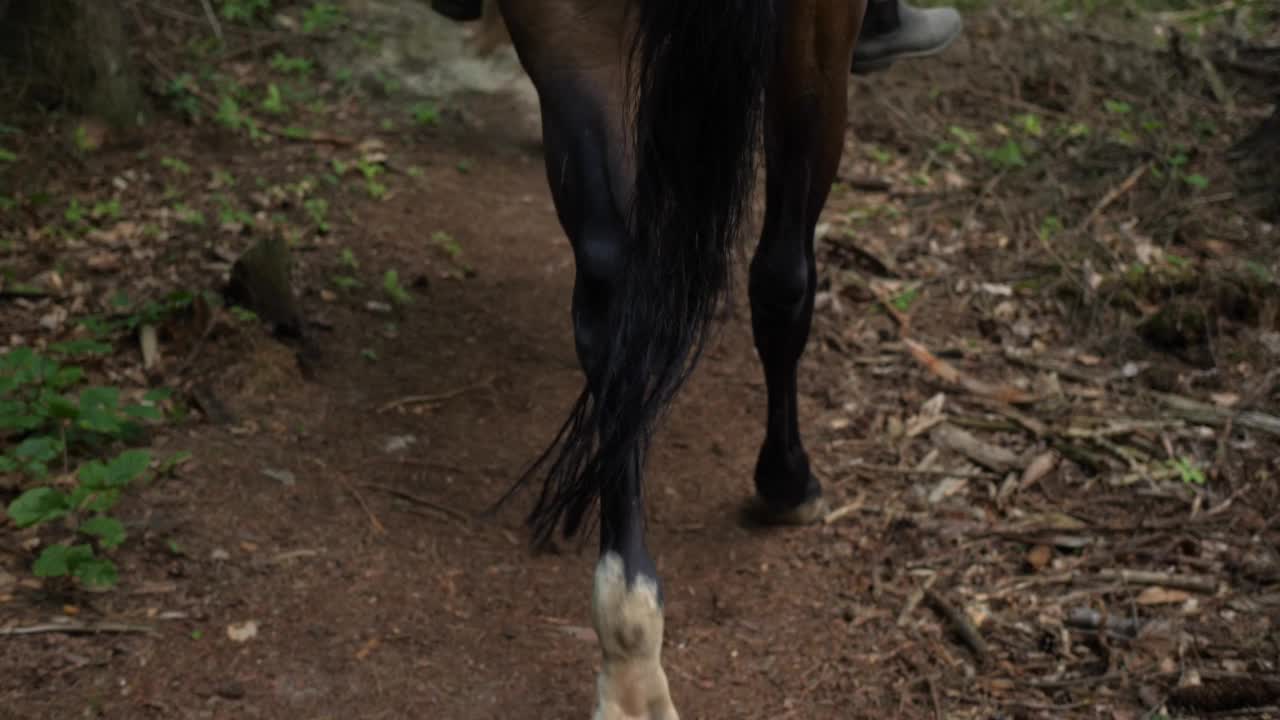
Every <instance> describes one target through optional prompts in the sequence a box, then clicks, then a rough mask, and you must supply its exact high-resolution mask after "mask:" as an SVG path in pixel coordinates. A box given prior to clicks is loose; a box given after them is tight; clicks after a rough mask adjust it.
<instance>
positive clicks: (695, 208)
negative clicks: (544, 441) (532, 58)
mask: <svg viewBox="0 0 1280 720" xmlns="http://www.w3.org/2000/svg"><path fill="white" fill-rule="evenodd" d="M781 1H782V0H728V1H724V0H722V1H720V2H709V1H704V0H635V1H634V3H633V7H632V11H633V12H635V13H637V19H638V34H637V35H636V37H635V41H634V45H633V47H632V48H631V56H630V58H629V60H630V63H631V71H632V75H631V77H632V78H633V81H632V82H633V84H632V86H631V87H630V88H629V90H630V92H629V97H630V99H631V103H632V110H633V112H634V115H633V121H632V124H631V138H630V140H631V142H632V143H633V145H632V147H633V150H634V159H635V171H636V175H635V188H634V196H633V204H632V207H631V208H630V212H629V214H628V229H629V232H630V242H629V244H628V250H627V252H628V254H629V255H628V257H627V258H626V262H627V264H626V270H625V273H624V275H625V277H623V278H621V283H620V285H619V286H618V287H617V288H616V295H615V296H614V298H613V300H612V304H611V307H610V309H609V317H610V320H611V322H610V324H609V328H610V337H609V339H608V340H607V352H605V353H603V358H602V361H601V363H600V367H595V368H591V375H592V377H591V380H590V382H589V384H588V386H587V388H586V389H585V390H583V392H582V394H581V395H580V396H579V397H578V400H577V402H576V403H575V404H574V407H573V410H572V412H571V413H570V415H569V418H568V420H567V421H566V422H565V424H564V425H563V426H562V427H561V428H560V431H559V433H558V434H557V436H556V438H555V440H554V442H553V443H552V444H551V446H550V447H549V448H548V449H547V451H546V452H545V453H544V454H543V455H542V457H541V458H540V459H539V460H538V461H537V462H536V463H534V465H533V467H532V468H531V469H530V473H529V474H527V475H526V476H525V478H522V480H521V483H519V484H523V482H524V481H525V480H527V479H528V478H529V477H530V475H532V474H534V473H536V472H538V471H540V470H541V469H542V468H546V469H547V476H546V481H545V484H544V485H543V488H542V493H541V495H540V496H539V498H538V502H537V504H536V505H535V506H534V509H533V511H532V512H531V513H530V516H529V518H528V521H529V525H530V527H531V528H532V530H533V534H534V539H535V541H536V542H539V543H541V542H544V541H546V540H548V539H549V538H550V536H551V535H552V534H554V532H555V530H556V528H557V527H559V526H563V530H564V535H565V537H570V536H572V535H573V534H574V533H576V532H577V531H578V530H579V529H580V528H581V527H582V525H583V520H584V518H585V517H586V516H587V514H588V511H590V510H591V509H592V507H594V505H595V504H596V503H597V501H599V500H600V498H601V497H602V496H614V493H617V492H623V491H624V490H623V483H624V478H625V477H626V473H627V472H628V471H632V472H635V471H637V470H638V469H639V468H636V467H635V466H634V464H633V463H635V462H636V460H637V458H642V457H643V456H644V454H645V452H646V450H647V448H648V443H649V440H650V438H651V437H652V435H653V432H654V430H655V427H656V425H657V422H658V420H659V418H660V416H661V414H662V411H663V409H664V408H665V407H666V406H667V404H668V403H669V402H670V401H671V399H672V398H673V397H674V396H675V394H676V392H677V391H678V390H679V389H680V387H681V385H682V384H683V383H684V381H685V380H686V379H687V378H688V377H689V374H690V372H691V371H692V369H693V366H694V365H695V364H696V362H697V359H698V357H699V355H700V354H701V352H702V349H703V346H704V345H705V342H706V339H707V335H708V331H709V328H710V325H711V321H712V318H713V316H714V314H715V311H716V309H717V307H718V306H719V304H720V303H721V302H722V301H723V300H724V298H725V296H726V294H727V293H728V290H729V286H730V277H731V266H732V262H733V255H734V248H735V244H736V240H737V238H738V237H739V234H740V229H741V227H742V225H743V222H744V217H745V215H746V212H747V209H748V206H749V204H750V200H751V195H752V189H753V185H754V181H755V176H756V168H757V166H756V159H757V155H758V153H757V150H758V149H759V148H758V144H759V141H760V123H761V119H762V116H763V114H764V87H765V84H766V82H767V79H768V75H769V72H770V69H771V67H772V64H773V57H774V51H775V50H774V46H775V38H776V36H777V33H778V23H777V22H776V21H775V20H776V18H775V6H776V5H777V4H778V3H779V2H781ZM519 484H518V485H519Z"/></svg>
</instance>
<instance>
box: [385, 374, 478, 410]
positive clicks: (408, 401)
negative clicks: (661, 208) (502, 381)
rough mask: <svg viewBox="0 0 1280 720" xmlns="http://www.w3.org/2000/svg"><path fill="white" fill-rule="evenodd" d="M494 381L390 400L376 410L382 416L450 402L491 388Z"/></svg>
mask: <svg viewBox="0 0 1280 720" xmlns="http://www.w3.org/2000/svg"><path fill="white" fill-rule="evenodd" d="M495 379H496V378H493V377H490V378H488V379H486V380H482V381H480V382H478V383H475V384H472V385H464V386H462V387H460V388H454V389H452V390H446V391H444V392H439V393H431V394H429V395H406V396H405V397H402V398H400V399H398V400H392V401H391V402H389V403H387V404H385V405H383V406H382V407H380V408H378V413H379V414H382V413H386V412H391V411H392V410H395V409H397V408H402V407H404V406H405V405H430V404H432V403H438V402H444V401H445V400H452V399H453V398H456V397H458V396H459V395H465V394H466V393H469V392H471V391H472V390H481V389H483V388H487V387H492V386H493V381H494V380H495Z"/></svg>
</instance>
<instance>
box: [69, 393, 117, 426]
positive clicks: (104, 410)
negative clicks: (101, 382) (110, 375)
mask: <svg viewBox="0 0 1280 720" xmlns="http://www.w3.org/2000/svg"><path fill="white" fill-rule="evenodd" d="M119 402H120V390H119V389H117V388H103V387H91V388H85V389H84V390H83V391H81V392H80V420H79V425H80V427H81V428H84V429H85V430H89V431H91V432H96V433H101V434H103V435H118V434H119V433H120V431H121V424H120V420H119V417H118V415H117V405H118V404H119Z"/></svg>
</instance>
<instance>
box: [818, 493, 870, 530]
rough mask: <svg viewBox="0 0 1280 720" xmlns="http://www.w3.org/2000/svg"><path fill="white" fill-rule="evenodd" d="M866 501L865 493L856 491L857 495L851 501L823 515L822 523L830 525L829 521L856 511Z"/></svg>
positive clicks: (831, 521)
mask: <svg viewBox="0 0 1280 720" xmlns="http://www.w3.org/2000/svg"><path fill="white" fill-rule="evenodd" d="M866 502H867V494H866V493H861V492H860V493H858V497H856V498H854V499H853V502H851V503H846V504H844V505H841V506H840V507H838V508H836V509H835V510H832V511H831V512H829V513H827V514H826V515H824V516H823V518H822V524H823V525H830V524H831V523H833V522H835V521H837V520H839V519H840V518H842V517H844V516H845V515H849V514H850V513H855V512H858V511H859V510H861V509H862V506H863V505H865V504H866Z"/></svg>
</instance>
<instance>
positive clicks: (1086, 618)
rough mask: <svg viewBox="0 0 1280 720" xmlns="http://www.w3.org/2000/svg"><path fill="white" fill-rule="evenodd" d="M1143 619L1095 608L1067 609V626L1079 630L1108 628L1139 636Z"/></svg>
mask: <svg viewBox="0 0 1280 720" xmlns="http://www.w3.org/2000/svg"><path fill="white" fill-rule="evenodd" d="M1143 624H1144V623H1143V621H1142V620H1140V619H1138V618H1128V617H1116V616H1115V615H1111V614H1108V613H1105V612H1101V611H1099V610H1094V609H1093V608H1087V607H1078V608H1071V609H1070V610H1068V611H1067V617H1066V625H1067V627H1072V628H1076V629H1078V630H1107V631H1108V632H1113V633H1116V634H1117V635H1124V636H1126V637H1137V635H1138V631H1139V630H1141V629H1142V626H1143Z"/></svg>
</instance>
